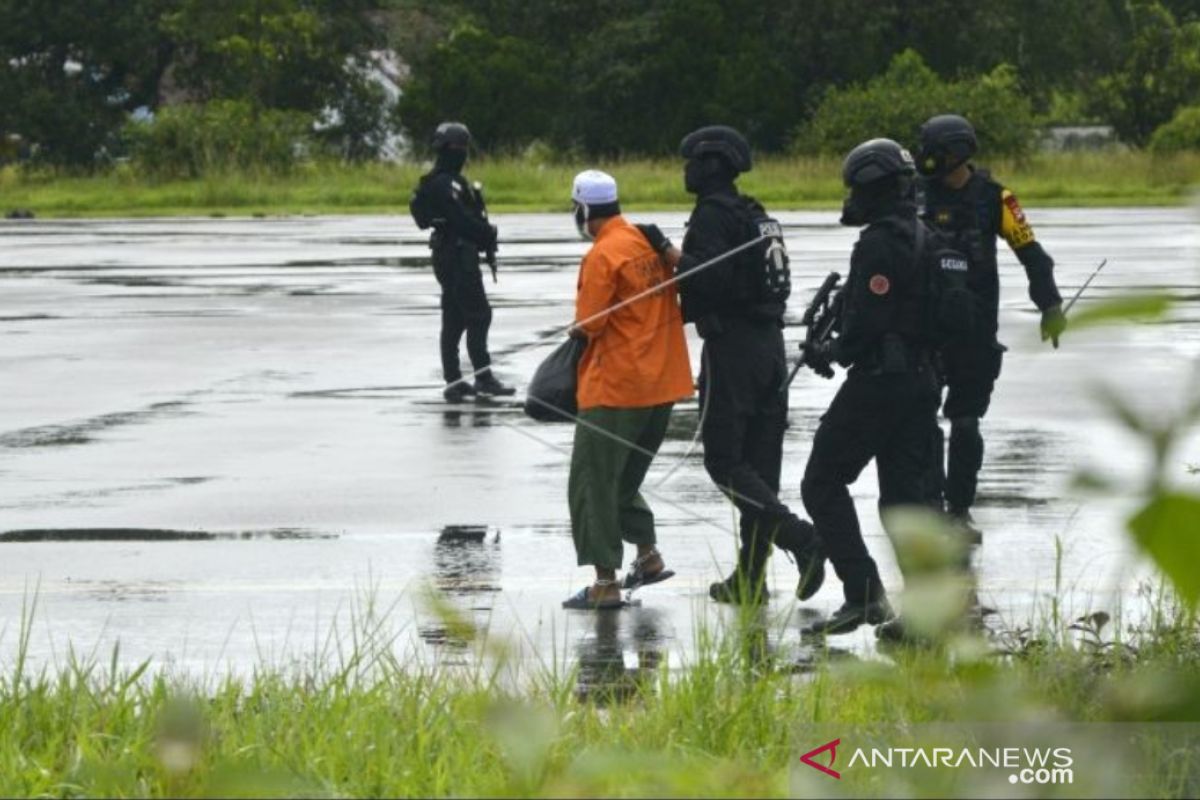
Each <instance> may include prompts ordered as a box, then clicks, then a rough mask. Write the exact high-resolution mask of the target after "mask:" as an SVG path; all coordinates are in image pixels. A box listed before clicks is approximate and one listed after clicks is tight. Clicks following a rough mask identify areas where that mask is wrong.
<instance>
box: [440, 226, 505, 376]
mask: <svg viewBox="0 0 1200 800" xmlns="http://www.w3.org/2000/svg"><path fill="white" fill-rule="evenodd" d="M433 271H434V274H435V275H436V276H437V279H438V283H439V284H440V285H441V287H442V334H441V350H442V375H443V377H445V379H446V382H447V383H451V382H453V381H457V380H458V379H460V378H461V377H462V369H461V368H460V367H459V363H458V344H459V342H460V341H462V337H463V333H464V332H465V333H466V335H467V354H468V355H469V356H470V357H471V366H472V367H474V371H475V372H481V371H483V370H485V369H487V368H488V367H489V366H491V363H492V357H491V355H490V354H489V353H488V343H487V339H488V329H489V328H490V327H491V325H492V306H491V303H489V302H488V298H487V292H485V291H484V288H483V271H482V270H481V269H480V266H479V251H478V250H477V249H476V248H475V245H474V244H472V243H471V242H466V241H462V240H455V239H450V238H447V239H445V240H443V241H441V242H440V243H438V244H436V245H435V246H434V248H433Z"/></svg>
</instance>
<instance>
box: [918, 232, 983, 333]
mask: <svg viewBox="0 0 1200 800" xmlns="http://www.w3.org/2000/svg"><path fill="white" fill-rule="evenodd" d="M915 244H916V251H917V253H918V257H919V258H920V259H921V260H922V261H923V262H924V268H925V270H926V272H925V274H926V276H927V279H928V296H929V314H928V322H929V323H930V324H929V336H930V338H931V339H932V341H933V342H934V343H935V344H936V345H938V346H941V345H944V344H948V343H951V342H953V341H956V340H959V341H961V340H962V339H963V338H969V337H970V336H971V335H972V334H973V333H974V332H975V306H976V298H975V294H974V292H972V291H971V289H970V287H969V286H968V284H967V276H968V275H969V274H970V269H971V259H970V258H969V257H968V256H967V254H966V253H964V252H963V251H962V250H961V249H959V248H957V247H956V246H955V244H954V240H953V238H952V237H950V236H948V235H946V234H945V233H942V232H940V231H938V230H936V229H932V228H930V227H929V226H928V225H927V224H926V223H924V222H923V221H921V220H920V219H918V220H917V228H916V242H915Z"/></svg>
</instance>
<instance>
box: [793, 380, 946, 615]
mask: <svg viewBox="0 0 1200 800" xmlns="http://www.w3.org/2000/svg"><path fill="white" fill-rule="evenodd" d="M937 405H938V393H937V384H936V382H935V380H934V377H933V375H932V371H931V370H922V371H919V372H916V371H914V372H905V373H897V374H890V375H871V374H867V373H865V372H861V371H855V370H852V371H851V372H850V374H849V376H848V377H847V378H846V380H845V382H844V383H843V384H842V386H841V388H840V389H839V390H838V393H837V395H836V396H835V397H834V398H833V402H832V403H831V404H830V406H829V410H828V411H826V412H825V415H824V416H823V417H821V424H820V425H819V426H818V427H817V433H816V436H815V437H814V439H813V449H812V453H811V454H810V455H809V459H808V465H807V467H806V468H805V470H804V481H803V483H802V484H801V490H802V494H803V497H804V507H805V508H806V509H808V513H809V515H810V516H811V517H812V521H813V524H814V525H816V527H817V532H818V533H819V534H820V537H821V543H822V545H823V546H824V548H825V553H826V555H828V557H829V560H830V561H831V562H832V564H833V568H834V571H836V572H837V575H838V578H840V579H841V581H842V590H843V592H844V593H845V598H846V601H847V602H851V603H862V602H864V601H865V600H867V599H868V598H874V597H877V596H879V593H880V592H881V591H882V588H883V587H882V584H881V582H880V580H879V570H878V568H877V567H876V565H875V561H874V559H872V558H871V556H870V554H869V553H868V552H867V546H866V543H865V542H864V541H863V536H862V529H861V528H860V527H859V523H858V514H857V513H855V510H854V501H853V500H852V499H851V497H850V489H849V487H850V484H852V483H854V481H856V480H857V479H858V476H859V475H860V474H861V473H862V471H863V469H865V468H866V466H867V464H869V463H870V461H871V459H875V469H876V472H877V474H878V476H879V508H880V510H881V511H882V510H884V509H887V508H889V507H892V506H899V505H922V504H925V503H926V501H927V493H928V492H927V488H926V482H927V476H928V472H929V469H930V461H931V459H932V457H933V447H932V442H931V438H930V435H929V431H930V426H931V425H932V424H934V422H935V421H936V414H937Z"/></svg>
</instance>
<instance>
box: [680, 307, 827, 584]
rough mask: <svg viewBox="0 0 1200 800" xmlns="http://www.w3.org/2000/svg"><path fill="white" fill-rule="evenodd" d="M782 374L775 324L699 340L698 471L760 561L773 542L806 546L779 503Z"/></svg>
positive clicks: (734, 328)
mask: <svg viewBox="0 0 1200 800" xmlns="http://www.w3.org/2000/svg"><path fill="white" fill-rule="evenodd" d="M787 371H788V370H787V359H786V357H785V355H784V346H783V332H782V331H781V330H780V328H779V325H778V324H777V323H776V322H774V321H763V322H752V321H748V320H741V319H734V320H730V321H724V322H723V323H722V330H721V332H720V333H718V334H717V335H710V336H709V337H708V338H706V339H705V342H704V352H703V354H702V356H701V370H700V403H701V413H702V414H703V417H704V427H703V430H702V431H701V436H702V438H703V441H704V467H705V469H707V470H708V474H709V477H711V478H712V479H713V481H714V482H715V483H716V484H717V486H718V487H720V489H721V490H722V491H723V492H725V493H726V495H727V496H729V497H730V498H731V499H732V500H733V502H734V505H736V506H737V509H738V511H739V512H740V517H741V521H740V523H739V533H740V536H741V539H742V542H743V544H744V545H752V549H753V550H754V551H756V552H758V553H759V554H760V555H762V554H765V553H768V552H769V551H770V542H771V541H772V540H774V541H775V542H776V543H777V544H778V545H779V546H780V547H785V548H787V549H789V550H798V549H800V548H802V547H803V546H804V545H805V544H806V542H804V541H802V540H800V539H799V538H798V537H799V536H800V535H801V533H800V531H801V530H802V529H801V528H799V527H798V526H799V525H800V521H799V519H798V518H797V517H796V515H795V514H793V513H792V512H791V510H790V509H789V508H788V507H787V506H786V505H784V504H783V503H782V502H780V500H779V476H780V471H781V469H782V464H783V435H784V432H785V431H786V430H787V396H786V395H785V394H784V393H783V392H782V391H781V389H782V388H783V383H784V381H785V380H787ZM743 566H744V565H743Z"/></svg>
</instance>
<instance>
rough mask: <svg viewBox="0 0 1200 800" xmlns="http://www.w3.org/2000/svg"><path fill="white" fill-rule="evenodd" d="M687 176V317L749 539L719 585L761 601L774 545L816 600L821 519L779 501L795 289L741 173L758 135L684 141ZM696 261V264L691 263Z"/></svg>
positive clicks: (696, 134)
mask: <svg viewBox="0 0 1200 800" xmlns="http://www.w3.org/2000/svg"><path fill="white" fill-rule="evenodd" d="M680 152H681V154H682V155H683V157H684V158H685V159H686V160H687V163H686V165H685V167H684V185H685V188H686V189H687V191H688V192H689V193H691V194H694V195H696V206H695V209H694V210H693V211H692V216H691V218H690V219H689V221H688V228H687V233H686V234H685V236H684V239H683V250H682V254H681V255H680V254H679V253H678V251H676V252H673V253H672V252H669V253H668V260H671V259H673V258H675V257H678V258H679V260H678V264H677V267H676V269H677V273H678V274H680V275H682V276H684V277H683V279H682V280H681V282H680V284H679V289H680V296H681V300H682V303H683V317H684V320H685V321H687V322H693V323H695V325H696V330H697V332H698V333H699V334H700V336H701V337H703V339H704V349H703V353H702V356H701V372H700V387H699V388H700V402H701V403H702V405H703V408H702V414H703V419H704V422H703V426H702V430H701V435H702V438H703V441H704V466H705V468H706V469H707V470H708V474H709V476H710V477H711V478H712V479H713V481H714V482H715V483H716V484H717V486H718V487H720V489H721V490H722V491H723V492H725V493H726V494H727V495H728V496H729V497H730V498H731V499H732V500H733V502H734V504H735V505H736V506H737V508H738V510H739V512H740V516H741V521H740V526H739V528H740V530H739V535H740V539H741V546H740V549H739V552H738V563H737V567H736V569H735V570H734V572H733V573H732V574H731V575H730V576H729V577H728V578H727V579H725V580H724V581H721V582H718V583H714V584H713V585H712V586H711V587H710V589H709V594H710V595H711V596H712V598H713V599H714V600H717V601H719V602H742V601H749V602H756V601H762V600H764V599H765V598H766V593H767V592H766V587H765V586H764V585H763V579H764V577H765V568H766V561H767V558H768V557H769V556H770V554H771V543H772V542H774V543H775V545H776V546H778V547H780V548H781V549H783V550H785V551H787V552H789V553H790V554H791V555H792V557H793V558H794V559H795V561H796V565H797V567H798V568H799V570H800V581H799V585H798V587H797V590H796V591H797V594H798V595H799V596H800V597H801V598H802V599H808V598H809V597H811V596H812V595H813V594H815V593H816V591H817V589H818V588H820V585H821V582H822V581H823V580H824V575H825V573H824V559H823V557H822V556H821V555H820V551H819V544H818V540H817V538H816V536H815V534H814V531H813V527H812V525H811V524H810V523H809V522H807V521H806V520H803V519H800V518H799V517H797V516H796V515H795V514H793V513H792V511H791V510H790V509H789V508H788V507H787V506H786V505H784V504H783V503H782V502H780V500H779V479H780V471H781V466H782V460H783V435H784V431H785V429H786V428H787V397H786V395H785V394H784V393H783V392H782V391H781V389H782V387H783V383H784V381H785V380H786V378H787V370H788V367H787V360H786V356H785V353H784V345H783V331H782V327H783V323H782V320H783V313H784V310H785V309H786V304H787V296H788V293H789V292H790V281H789V276H788V267H787V256H786V250H785V249H784V245H783V238H782V229H781V228H779V225H778V223H777V222H775V221H774V220H771V219H770V218H769V217H767V216H766V212H765V211H764V210H763V207H762V206H761V205H759V204H758V202H757V201H755V200H754V199H753V198H750V197H746V196H743V195H740V194H739V193H738V190H737V188H736V186H735V185H734V180H735V179H736V178H737V176H738V175H739V174H741V173H743V172H746V171H748V170H749V169H750V167H751V153H750V145H749V143H748V142H747V141H746V139H745V138H744V137H743V136H742V135H741V134H740V133H738V132H737V131H736V130H734V129H733V128H729V127H726V126H723V125H713V126H708V127H704V128H700V129H699V130H696V131H693V132H692V133H691V134H689V135H688V136H686V137H685V138H684V139H683V142H682V144H681V146H680ZM768 232H770V233H771V234H772V237H773V238H770V239H768V240H766V241H764V242H762V243H761V244H760V246H755V247H750V248H748V249H747V250H745V251H744V252H742V253H740V254H738V255H736V256H733V257H731V258H728V259H725V260H723V261H720V262H718V263H716V264H714V265H713V266H711V267H706V268H703V269H699V270H697V269H696V268H697V267H700V266H702V265H703V264H705V262H707V261H709V260H710V259H713V258H715V257H717V256H720V255H723V254H724V253H726V252H727V251H729V250H730V249H732V248H734V247H737V246H738V245H741V244H745V243H747V242H750V241H751V240H754V239H756V238H758V237H759V236H760V235H762V234H764V233H768ZM693 270H696V271H695V273H694V274H691V275H688V274H687V273H689V272H691V271H693Z"/></svg>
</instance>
